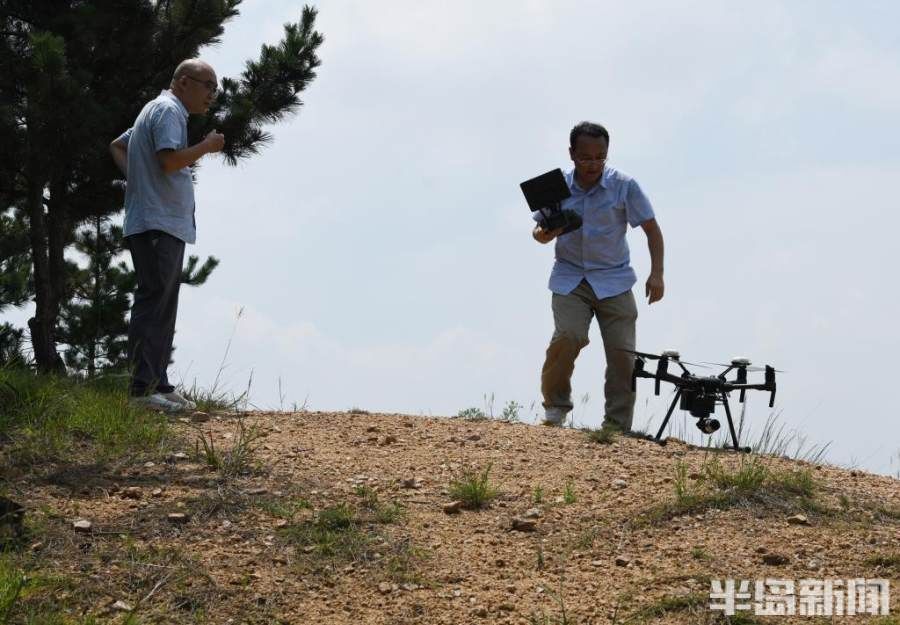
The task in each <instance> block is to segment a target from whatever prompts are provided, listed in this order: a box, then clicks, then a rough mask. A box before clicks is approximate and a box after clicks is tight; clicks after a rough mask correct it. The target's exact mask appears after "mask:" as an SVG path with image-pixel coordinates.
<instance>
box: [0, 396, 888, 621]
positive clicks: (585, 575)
mask: <svg viewBox="0 0 900 625" xmlns="http://www.w3.org/2000/svg"><path fill="white" fill-rule="evenodd" d="M169 428H170V431H169V434H168V435H167V437H166V442H165V444H164V445H162V446H160V448H159V450H158V451H155V452H152V453H147V454H144V455H139V456H133V457H130V458H126V459H122V458H118V459H114V460H111V461H106V462H103V463H100V464H83V463H81V464H79V463H60V462H43V463H42V462H40V461H35V462H33V463H32V464H31V465H29V468H28V469H27V470H22V469H18V470H13V469H10V468H7V470H6V483H7V492H6V495H7V496H8V497H9V498H10V499H13V500H16V501H19V502H22V503H24V504H25V507H26V509H27V510H26V527H27V529H28V532H27V540H26V541H25V544H24V545H22V547H21V548H20V549H19V550H18V551H17V552H14V553H13V555H12V556H9V557H7V559H6V560H5V561H4V562H5V565H4V566H5V571H4V573H3V574H4V576H5V578H4V579H5V580H6V581H5V582H4V583H6V585H7V586H9V583H10V582H9V579H13V578H14V577H15V571H16V570H19V571H24V572H25V574H26V576H27V578H28V579H26V581H25V582H24V584H22V589H21V592H20V595H19V597H18V599H17V600H16V602H14V603H15V608H14V609H13V612H12V614H13V617H12V619H11V620H10V621H9V622H15V623H18V622H29V623H69V622H72V623H89V622H93V623H106V622H110V623H126V622H131V623H179V624H182V623H217V624H224V623H235V624H237V623H379V624H381V623H383V624H388V623H422V624H426V623H427V624H435V623H447V624H451V623H453V624H456V623H479V622H484V623H528V624H531V623H542V624H543V623H578V624H587V623H598V624H599V623H604V624H605V623H641V622H652V623H656V622H660V623H663V622H664V623H685V624H687V623H691V624H694V623H727V622H733V623H745V624H746V623H763V622H775V620H776V619H772V618H763V617H759V616H753V612H752V611H749V612H746V611H745V612H739V616H736V617H733V618H731V619H730V620H728V619H725V618H724V617H722V616H721V615H719V613H714V612H710V611H709V609H708V607H707V604H708V603H709V589H710V580H715V579H721V580H723V581H724V580H727V579H735V580H751V588H752V586H753V581H755V580H758V579H764V578H775V579H784V580H795V581H797V582H799V580H801V579H806V578H818V579H847V578H888V579H892V580H894V588H893V597H892V600H891V602H892V606H891V611H892V614H894V616H891V617H888V618H886V619H885V618H878V619H876V618H871V617H870V618H869V619H868V620H867V619H866V618H857V619H856V620H855V621H854V622H876V623H897V622H898V621H897V620H896V619H897V618H898V617H897V616H896V615H897V614H898V613H900V586H898V585H897V580H898V578H900V480H897V479H894V478H891V477H887V476H878V475H872V474H867V473H864V472H860V471H850V470H845V469H841V468H837V467H832V466H828V465H824V464H812V463H809V462H801V461H795V460H789V459H783V458H773V457H761V456H756V455H739V454H734V453H730V452H729V453H721V452H719V453H717V452H710V451H708V450H701V449H697V448H694V447H691V446H689V445H686V444H684V443H681V442H679V441H670V443H669V444H668V445H667V446H665V447H660V446H658V445H656V444H654V443H652V442H649V441H646V440H639V439H634V438H625V437H618V438H616V439H614V440H612V441H610V442H606V443H604V442H598V441H596V440H592V439H591V438H590V437H589V436H588V435H587V433H585V432H583V431H580V430H575V429H558V428H545V427H541V426H534V425H528V424H524V423H516V422H502V421H494V420H464V419H458V418H450V419H447V418H425V417H412V416H404V415H392V414H369V413H366V412H365V411H361V410H357V411H354V412H350V413H331V412H327V413H326V412H299V413H246V414H242V415H235V414H218V415H216V414H214V415H212V416H211V417H210V416H208V415H205V414H203V413H199V414H197V415H194V416H192V417H182V418H181V419H174V420H172V422H171V423H170V425H169ZM454 485H455V486H456V487H458V488H459V491H458V492H457V490H456V489H454ZM479 488H480V490H479ZM492 489H493V490H494V491H495V492H494V493H492V492H491V490H492ZM451 491H452V492H451ZM479 494H481V495H483V496H484V499H485V503H484V507H483V508H481V509H476V508H474V507H473V506H472V504H466V503H465V501H463V503H462V505H458V506H450V505H448V504H451V502H452V501H453V500H454V497H455V498H457V499H459V498H460V497H463V498H465V496H471V497H474V498H475V500H476V503H477V499H478V495H479ZM492 494H494V496H493V498H491V497H490V496H491V495H492ZM85 522H86V523H85ZM76 524H77V525H76ZM11 576H12V577H11ZM2 592H3V586H2V584H0V598H2ZM28 611H32V613H33V614H40V613H43V614H44V615H50V614H53V615H58V616H54V617H53V618H54V619H56V618H58V619H59V620H50V619H49V617H46V618H47V619H48V620H32V621H26V620H25V618H26V616H25V615H26V614H27V612H28ZM0 614H3V605H2V603H0ZM91 618H93V619H94V620H90V619H91ZM129 618H130V619H131V620H130V621H129V620H128V619H129ZM66 619H68V620H66ZM840 620H841V619H838V621H840ZM777 622H778V623H794V622H796V623H826V622H832V621H831V620H830V619H818V620H817V619H816V618H811V617H807V616H796V617H793V618H783V617H782V618H778V619H777Z"/></svg>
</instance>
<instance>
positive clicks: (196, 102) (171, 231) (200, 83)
mask: <svg viewBox="0 0 900 625" xmlns="http://www.w3.org/2000/svg"><path fill="white" fill-rule="evenodd" d="M218 90H219V87H218V81H217V78H216V73H215V71H213V68H212V67H210V66H209V65H208V64H206V63H204V62H203V61H201V60H199V59H188V60H186V61H182V62H181V63H180V64H179V65H178V67H177V68H176V70H175V73H174V75H173V76H172V82H171V84H170V85H169V89H165V90H163V91H162V92H160V94H159V96H157V97H156V99H154V100H152V101H150V102H148V103H147V105H146V106H144V108H143V110H141V113H140V115H138V116H137V119H136V120H135V122H134V126H132V127H131V128H129V129H128V130H126V131H125V132H124V133H122V135H121V136H120V137H118V138H117V139H116V140H115V141H113V142H112V143H110V145H109V149H110V152H111V153H112V157H113V160H114V161H115V162H116V165H118V167H119V169H121V170H122V173H123V174H125V177H126V179H127V180H128V186H127V188H126V191H125V243H126V246H127V247H128V250H129V251H130V252H131V260H132V263H133V264H134V271H135V274H136V277H137V291H136V292H135V294H134V303H133V304H132V307H131V322H130V324H129V327H128V355H129V362H130V365H131V383H130V390H129V392H130V394H131V397H132V401H133V402H135V403H139V404H142V405H146V406H148V407H150V408H153V409H157V410H163V411H165V412H178V411H180V410H185V409H193V408H196V405H195V404H194V403H193V402H191V401H189V400H188V399H186V398H184V397H183V396H182V395H181V394H180V393H179V392H177V391H176V390H175V387H174V386H172V385H171V384H170V383H169V378H168V376H167V374H166V369H167V368H168V366H169V359H170V357H171V354H172V339H173V338H174V336H175V317H176V314H177V311H178V290H179V287H180V285H181V271H182V264H183V261H184V246H185V243H194V241H195V240H196V222H195V220H194V183H193V180H192V178H191V165H193V164H194V163H196V162H197V161H198V160H199V159H200V158H201V157H202V156H204V155H205V154H209V153H211V152H218V151H220V150H221V149H222V147H223V146H224V145H225V137H224V136H223V135H221V134H219V133H218V132H216V131H215V130H214V131H212V132H210V133H209V134H208V135H206V137H204V138H203V140H202V141H200V142H199V143H197V144H195V145H192V146H188V133H187V121H188V115H189V114H190V113H194V114H203V113H206V111H207V110H208V109H209V106H210V104H211V103H212V101H213V98H215V96H216V93H217V92H218Z"/></svg>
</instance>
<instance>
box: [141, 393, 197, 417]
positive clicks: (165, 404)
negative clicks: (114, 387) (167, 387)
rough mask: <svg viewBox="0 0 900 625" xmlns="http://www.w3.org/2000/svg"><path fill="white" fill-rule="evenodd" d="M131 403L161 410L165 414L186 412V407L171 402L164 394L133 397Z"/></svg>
mask: <svg viewBox="0 0 900 625" xmlns="http://www.w3.org/2000/svg"><path fill="white" fill-rule="evenodd" d="M131 403H132V404H135V405H137V406H141V407H143V408H149V409H150V410H161V411H163V412H181V411H182V410H184V406H182V405H181V404H178V403H175V402H174V401H169V400H168V399H166V398H165V396H164V395H163V394H162V393H153V394H152V395H146V396H141V397H132V398H131Z"/></svg>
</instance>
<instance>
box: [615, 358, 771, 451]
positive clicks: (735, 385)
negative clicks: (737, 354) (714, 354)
mask: <svg viewBox="0 0 900 625" xmlns="http://www.w3.org/2000/svg"><path fill="white" fill-rule="evenodd" d="M621 351H625V352H628V353H630V354H634V356H635V360H634V373H633V374H632V376H631V390H632V391H636V390H637V379H638V378H652V379H654V380H656V388H655V391H656V393H655V394H656V395H659V387H660V383H661V382H671V383H672V384H674V385H675V386H676V387H677V389H678V390H677V391H676V392H675V398H674V399H673V400H672V404H671V405H670V406H669V411H668V412H667V413H666V418H665V419H663V422H662V425H661V426H660V428H659V431H658V432H657V433H656V436H655V437H654V438H653V440H654V441H656V442H657V443H659V444H660V445H665V444H666V440H665V439H663V438H662V434H663V431H664V430H665V429H666V424H668V422H669V418H670V417H671V416H672V412H673V411H674V410H675V406H676V405H677V404H678V403H679V400H680V402H681V410H687V411H688V412H690V413H691V416H693V417H696V418H697V424H696V425H697V428H698V429H699V430H700V431H701V432H703V433H704V434H712V433H714V432H716V431H717V430H718V429H719V427H720V425H721V424H720V423H719V421H718V419H714V418H712V416H711V415H712V414H713V413H714V412H715V409H716V404H719V403H721V404H722V405H723V406H725V416H726V417H727V419H728V429H729V431H730V432H731V441H732V444H731V445H728V444H726V445H725V448H726V449H734V450H735V451H742V452H745V453H749V452H750V448H749V447H741V446H740V444H739V443H738V437H737V433H736V432H735V429H734V421H733V420H732V418H731V408H730V407H729V406H728V394H729V393H730V392H731V391H740V402H741V403H743V402H744V395H745V393H746V392H747V391H748V390H761V391H769V393H770V395H769V408H771V407H772V406H774V405H775V373H776V372H778V370H777V369H775V368H774V367H770V366H769V365H766V366H765V367H751V366H750V365H751V363H750V360H748V359H747V358H733V359H732V360H731V364H723V363H717V362H710V363H705V364H709V365H716V366H720V367H725V370H724V371H722V372H721V373H720V374H718V375H710V376H705V377H700V376H698V375H695V374H693V373H691V372H690V371H688V369H687V367H685V365H691V366H695V367H704V365H702V364H701V365H698V364H695V363H690V362H685V361H683V360H681V356H680V354H679V353H678V352H677V351H675V350H666V351H664V352H663V353H661V354H658V355H657V354H647V353H645V352H637V351H634V350H631V349H624V350H621ZM648 360H655V361H656V371H655V372H649V371H647V370H646V369H645V365H646V364H647V361H648ZM670 363H675V364H676V365H678V366H679V367H680V368H681V374H680V375H678V374H673V373H669V364H670ZM704 368H705V367H704ZM731 371H735V379H733V380H728V379H726V377H725V376H727V375H728V373H730V372H731ZM754 371H764V372H765V378H764V381H763V383H762V384H749V383H748V382H747V373H748V372H754Z"/></svg>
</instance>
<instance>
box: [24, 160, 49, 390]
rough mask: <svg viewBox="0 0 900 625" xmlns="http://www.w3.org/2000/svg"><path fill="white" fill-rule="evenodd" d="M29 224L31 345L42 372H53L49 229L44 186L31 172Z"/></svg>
mask: <svg viewBox="0 0 900 625" xmlns="http://www.w3.org/2000/svg"><path fill="white" fill-rule="evenodd" d="M27 203H28V220H29V222H30V223H29V226H30V227H29V234H30V235H31V260H32V266H33V267H34V304H35V310H34V317H32V318H31V319H29V320H28V328H29V330H31V345H32V347H33V348H34V360H35V363H36V364H37V368H38V370H39V371H42V372H44V373H47V372H50V371H52V369H53V363H54V361H55V358H54V356H55V354H56V345H55V343H54V342H53V332H52V328H53V319H52V318H51V315H50V302H51V300H52V295H51V292H50V289H51V287H50V262H49V259H48V256H47V225H46V222H45V220H44V184H43V181H42V180H41V179H40V178H39V177H38V176H37V175H36V174H35V173H34V172H31V173H30V175H29V179H28V198H27Z"/></svg>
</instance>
